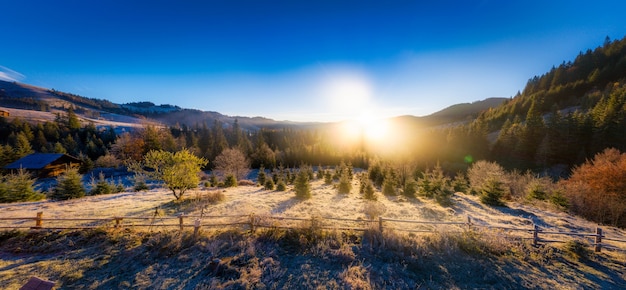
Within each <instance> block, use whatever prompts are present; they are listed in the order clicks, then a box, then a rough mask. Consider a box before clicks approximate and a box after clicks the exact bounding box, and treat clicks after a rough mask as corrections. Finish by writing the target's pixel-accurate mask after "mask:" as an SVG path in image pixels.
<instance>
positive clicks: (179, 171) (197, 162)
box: [129, 149, 208, 200]
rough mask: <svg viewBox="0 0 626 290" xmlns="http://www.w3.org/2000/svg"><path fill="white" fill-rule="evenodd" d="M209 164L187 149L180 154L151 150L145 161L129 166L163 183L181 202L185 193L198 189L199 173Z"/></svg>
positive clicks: (179, 152)
mask: <svg viewBox="0 0 626 290" xmlns="http://www.w3.org/2000/svg"><path fill="white" fill-rule="evenodd" d="M207 163H208V161H207V160H205V159H204V158H200V157H197V156H195V155H194V154H193V153H191V152H190V151H189V150H187V149H183V150H181V151H178V152H168V151H164V150H151V151H149V152H148V153H146V155H145V156H144V159H143V161H141V162H132V163H131V164H129V169H130V170H132V171H134V172H136V173H139V174H145V175H146V176H148V178H150V179H152V180H157V181H162V182H163V183H164V184H165V186H166V187H167V188H168V189H169V190H171V191H172V194H173V195H174V197H176V199H177V200H179V199H181V198H182V197H183V194H185V191H187V190H188V189H192V188H196V187H198V183H200V176H199V173H200V171H201V170H202V167H203V166H205V165H206V164H207Z"/></svg>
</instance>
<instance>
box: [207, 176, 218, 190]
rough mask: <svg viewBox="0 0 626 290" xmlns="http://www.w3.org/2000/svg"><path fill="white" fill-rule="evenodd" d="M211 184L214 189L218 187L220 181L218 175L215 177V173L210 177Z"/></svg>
mask: <svg viewBox="0 0 626 290" xmlns="http://www.w3.org/2000/svg"><path fill="white" fill-rule="evenodd" d="M209 183H210V184H211V186H212V187H216V186H217V184H218V181H217V175H215V173H211V175H210V176H209Z"/></svg>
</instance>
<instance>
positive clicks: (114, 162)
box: [95, 153, 122, 168]
mask: <svg viewBox="0 0 626 290" xmlns="http://www.w3.org/2000/svg"><path fill="white" fill-rule="evenodd" d="M121 164H122V162H121V161H120V160H119V159H117V157H115V155H113V154H108V153H107V154H106V155H103V156H100V157H98V159H96V162H95V166H96V167H109V168H116V167H119V166H120V165H121Z"/></svg>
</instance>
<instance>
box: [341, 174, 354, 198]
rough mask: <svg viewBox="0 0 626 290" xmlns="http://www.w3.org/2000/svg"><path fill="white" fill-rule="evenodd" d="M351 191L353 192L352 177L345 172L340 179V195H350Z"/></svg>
mask: <svg viewBox="0 0 626 290" xmlns="http://www.w3.org/2000/svg"><path fill="white" fill-rule="evenodd" d="M350 190H352V182H351V181H350V177H348V172H347V171H345V172H343V173H342V174H341V177H340V178H339V193H342V194H348V193H350Z"/></svg>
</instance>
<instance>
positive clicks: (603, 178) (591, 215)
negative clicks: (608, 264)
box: [563, 148, 626, 227]
mask: <svg viewBox="0 0 626 290" xmlns="http://www.w3.org/2000/svg"><path fill="white" fill-rule="evenodd" d="M563 185H564V187H565V192H566V194H567V197H568V199H569V201H570V206H571V207H570V208H571V210H572V211H573V212H574V213H576V214H579V215H582V216H583V217H585V218H587V219H590V220H593V221H596V222H600V223H609V224H612V225H616V226H620V227H624V226H626V204H625V203H624V200H626V153H621V152H620V151H619V150H617V149H612V148H609V149H605V150H604V151H602V152H601V153H598V154H596V155H595V156H594V159H593V160H588V161H587V162H585V163H584V164H582V165H581V166H579V167H576V168H574V170H573V171H572V175H571V177H570V178H569V179H568V180H566V181H563Z"/></svg>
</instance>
